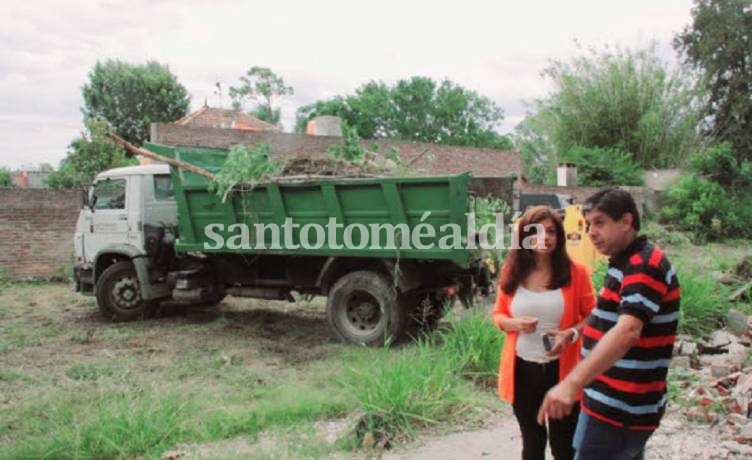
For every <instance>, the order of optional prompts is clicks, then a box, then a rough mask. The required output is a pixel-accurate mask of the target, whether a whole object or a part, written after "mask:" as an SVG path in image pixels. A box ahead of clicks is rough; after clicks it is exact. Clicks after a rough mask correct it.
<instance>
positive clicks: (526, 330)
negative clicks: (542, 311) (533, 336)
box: [512, 316, 538, 334]
mask: <svg viewBox="0 0 752 460" xmlns="http://www.w3.org/2000/svg"><path fill="white" fill-rule="evenodd" d="M536 327H538V318H535V317H533V316H520V317H518V318H512V328H513V329H514V330H516V331H518V332H522V333H523V334H530V333H532V332H535V328H536Z"/></svg>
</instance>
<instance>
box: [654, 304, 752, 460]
mask: <svg viewBox="0 0 752 460" xmlns="http://www.w3.org/2000/svg"><path fill="white" fill-rule="evenodd" d="M751 331H752V316H750V317H747V316H746V315H744V314H743V313H742V312H740V311H738V310H731V312H729V314H728V318H727V326H726V328H725V329H723V330H717V331H714V332H713V333H712V334H710V335H709V336H707V337H702V338H700V339H697V338H693V337H690V336H683V335H682V336H679V337H678V338H677V341H676V344H675V345H674V358H673V360H672V363H671V367H672V370H671V375H670V378H669V393H670V394H671V396H672V399H671V403H670V407H671V409H670V411H669V412H670V416H667V419H672V420H673V421H674V424H675V423H680V424H681V422H689V423H690V424H692V425H704V431H706V432H708V430H710V431H709V433H706V435H707V434H712V436H711V437H710V438H709V443H708V444H710V445H706V446H704V447H712V449H715V450H714V452H717V453H718V455H720V456H718V457H716V456H715V455H711V456H708V455H700V456H701V457H706V458H726V457H724V456H723V455H726V454H730V453H741V452H743V453H744V456H746V455H750V456H752V354H751V353H750V350H751V349H750V346H752V332H751ZM671 426H672V425H671V422H670V423H669V424H668V426H667V428H669V429H670V427H671ZM663 428H664V427H663V426H662V427H661V430H659V432H660V431H662V430H663ZM675 428H676V427H675ZM682 430H684V427H682V428H681V429H680V430H678V431H682ZM734 444H736V446H734ZM722 446H725V447H723V449H725V450H726V452H725V453H724V452H718V449H719V448H721V447H722Z"/></svg>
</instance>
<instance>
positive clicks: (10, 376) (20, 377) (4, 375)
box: [0, 368, 34, 385]
mask: <svg viewBox="0 0 752 460" xmlns="http://www.w3.org/2000/svg"><path fill="white" fill-rule="evenodd" d="M33 382H34V379H33V378H31V377H29V376H28V375H26V374H22V373H20V372H16V371H14V370H12V369H4V368H0V383H11V384H13V383H22V384H26V385H28V384H31V383H33Z"/></svg>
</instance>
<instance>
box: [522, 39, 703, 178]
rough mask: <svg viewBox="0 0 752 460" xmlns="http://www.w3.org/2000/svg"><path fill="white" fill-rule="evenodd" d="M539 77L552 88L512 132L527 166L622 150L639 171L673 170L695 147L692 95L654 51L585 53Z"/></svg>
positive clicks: (695, 117)
mask: <svg viewBox="0 0 752 460" xmlns="http://www.w3.org/2000/svg"><path fill="white" fill-rule="evenodd" d="M543 76H544V77H546V78H548V79H550V80H551V81H552V83H553V86H554V91H553V93H552V94H551V95H550V96H549V97H548V98H545V99H542V100H538V101H536V102H535V104H534V112H533V113H531V114H529V115H528V117H527V118H526V119H525V120H524V121H523V122H522V123H521V124H520V125H519V126H518V129H517V130H516V131H517V142H518V145H519V146H520V151H521V154H522V156H523V157H525V158H529V159H532V160H535V161H534V162H532V166H533V167H536V165H546V166H547V167H549V168H550V167H551V164H552V163H554V166H555V162H556V161H558V159H559V158H563V157H564V155H565V154H566V153H567V152H569V151H570V150H571V149H572V148H574V147H587V148H593V149H602V150H601V151H602V152H604V153H605V152H610V151H614V150H613V149H616V150H618V151H623V152H627V153H628V154H629V155H630V157H631V159H632V161H633V162H634V163H635V164H636V165H638V166H639V167H641V168H654V167H671V166H678V165H681V164H682V163H683V162H684V160H685V159H686V158H687V156H688V155H689V153H690V152H691V151H692V149H693V148H694V147H695V146H696V137H697V136H696V134H695V127H696V124H697V120H698V111H699V103H698V95H697V94H696V93H695V92H693V91H692V86H691V84H690V83H689V81H688V80H687V79H686V78H684V77H682V76H681V75H679V74H678V73H677V74H673V75H672V74H671V73H670V72H669V71H668V70H667V68H666V65H665V64H664V63H663V62H661V61H660V59H659V58H658V57H657V53H656V50H655V46H651V47H649V48H647V49H645V50H640V51H629V50H622V49H618V48H617V49H616V50H614V51H612V50H610V49H608V48H606V49H605V50H603V51H597V50H589V51H588V52H587V53H586V54H583V55H580V56H578V57H575V58H574V59H572V60H570V61H566V62H565V61H553V62H552V63H551V64H550V65H549V67H547V68H546V69H545V70H544V71H543ZM535 176H537V177H540V176H541V174H540V172H536V174H535ZM546 176H547V177H552V176H550V175H547V174H546Z"/></svg>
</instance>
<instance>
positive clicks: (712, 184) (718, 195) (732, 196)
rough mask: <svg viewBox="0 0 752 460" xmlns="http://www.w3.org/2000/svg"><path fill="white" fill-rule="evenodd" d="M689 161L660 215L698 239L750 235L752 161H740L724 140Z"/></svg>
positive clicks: (712, 239) (750, 236) (706, 239)
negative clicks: (684, 172) (685, 173)
mask: <svg viewBox="0 0 752 460" xmlns="http://www.w3.org/2000/svg"><path fill="white" fill-rule="evenodd" d="M690 164H691V166H690V170H689V172H688V174H687V175H685V176H684V177H682V178H681V179H680V181H679V183H678V184H677V186H676V187H675V188H673V189H671V190H670V191H669V192H668V194H667V197H666V200H665V203H664V206H663V209H662V212H661V219H662V220H663V221H664V222H669V223H672V224H674V225H676V226H677V227H679V228H680V229H683V230H687V231H690V232H692V234H693V235H694V238H695V239H696V240H698V241H717V240H725V239H727V238H752V206H751V205H752V203H751V202H750V193H752V164H751V163H750V162H744V163H742V164H739V163H738V162H737V160H736V156H735V155H734V154H733V152H732V150H731V146H730V145H729V144H727V143H723V144H719V145H716V146H713V147H711V148H709V149H707V150H706V151H704V152H702V153H699V154H697V155H696V156H694V157H693V158H692V159H691V161H690Z"/></svg>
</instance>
